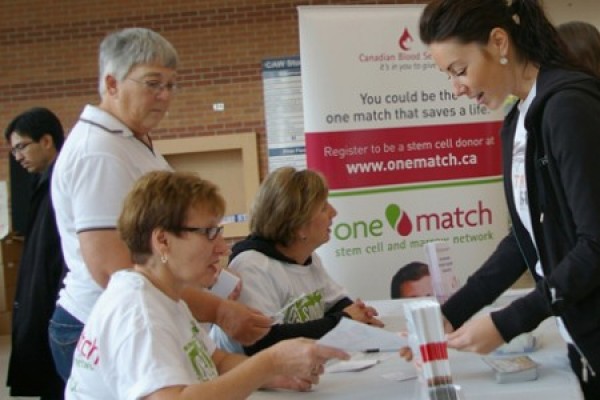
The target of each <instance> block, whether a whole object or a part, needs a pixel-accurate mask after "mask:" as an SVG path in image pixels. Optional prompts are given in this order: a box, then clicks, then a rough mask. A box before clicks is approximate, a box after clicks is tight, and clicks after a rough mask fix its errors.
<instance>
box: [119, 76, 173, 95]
mask: <svg viewBox="0 0 600 400" xmlns="http://www.w3.org/2000/svg"><path fill="white" fill-rule="evenodd" d="M127 79H128V80H130V81H133V82H136V83H139V84H140V85H144V86H145V87H146V89H148V91H150V92H151V93H152V94H153V95H155V96H157V95H159V94H161V93H162V92H163V90H166V91H167V92H169V93H171V94H173V93H175V92H176V91H177V84H176V83H175V82H167V83H162V82H161V81H156V80H148V81H140V80H137V79H133V78H127Z"/></svg>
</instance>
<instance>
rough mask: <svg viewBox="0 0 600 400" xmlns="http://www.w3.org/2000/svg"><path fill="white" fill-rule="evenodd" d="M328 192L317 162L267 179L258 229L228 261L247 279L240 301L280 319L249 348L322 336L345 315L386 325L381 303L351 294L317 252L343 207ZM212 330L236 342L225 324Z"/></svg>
mask: <svg viewBox="0 0 600 400" xmlns="http://www.w3.org/2000/svg"><path fill="white" fill-rule="evenodd" d="M328 194H329V188H328V186H327V182H326V181H325V178H323V176H322V175H321V174H320V173H318V172H316V171H313V170H310V169H307V170H296V169H294V168H292V167H283V168H279V169H277V170H275V171H273V172H272V173H271V174H269V176H267V178H266V179H265V181H264V182H263V183H262V184H261V186H260V188H259V191H258V194H257V196H256V198H255V200H254V205H253V207H252V211H251V216H250V231H251V234H250V236H248V237H247V238H246V239H244V240H242V241H240V242H238V243H236V244H235V245H234V246H233V253H232V254H231V257H230V264H229V268H230V269H231V270H233V271H235V272H237V273H238V274H239V275H240V276H241V278H242V282H243V285H242V291H241V294H240V298H239V301H241V302H242V303H244V304H246V305H248V306H250V307H253V308H255V309H258V310H259V311H261V312H263V313H264V314H265V315H269V316H272V317H273V318H274V325H273V326H272V327H271V329H270V331H269V332H268V333H267V335H266V336H264V337H263V338H262V339H260V340H258V341H257V342H256V343H255V344H254V345H252V346H248V347H244V348H243V351H244V352H245V353H246V354H254V353H256V352H258V351H260V350H262V349H265V348H267V347H269V346H271V345H273V344H275V343H278V342H279V341H281V340H284V339H289V338H294V337H301V336H302V337H309V338H314V339H317V338H320V337H321V336H323V335H324V334H325V333H327V332H329V331H330V330H331V329H333V328H334V327H335V326H336V325H337V323H338V322H339V321H340V319H341V318H342V317H348V318H352V319H354V320H357V321H361V322H364V323H368V324H373V325H377V326H383V324H382V323H381V322H380V321H379V320H378V319H376V318H375V316H376V315H377V312H376V311H375V309H373V308H372V307H369V306H367V305H365V304H364V303H363V302H362V301H360V300H357V301H352V300H351V299H350V298H349V297H348V294H347V292H346V290H345V289H344V288H343V287H342V286H340V285H339V284H337V283H336V282H335V281H334V280H333V279H331V277H330V276H329V274H327V272H326V271H325V269H324V268H323V265H322V263H321V259H320V258H319V256H318V255H317V254H316V253H315V250H316V249H317V248H318V247H319V246H321V245H322V244H324V243H327V242H328V241H329V236H330V233H331V232H330V231H331V229H330V228H331V224H332V221H333V218H334V217H335V216H336V214H337V212H336V210H335V209H334V208H333V206H332V205H331V204H329V202H328V200H327V196H328ZM211 336H212V337H213V338H214V339H215V340H216V341H217V343H218V344H219V345H220V346H223V347H224V348H228V349H232V350H234V349H235V348H236V345H237V344H235V343H233V342H232V341H231V340H230V339H229V338H227V336H226V335H225V334H224V333H223V332H222V331H221V330H220V328H218V327H213V331H212V332H211ZM237 346H238V347H239V345H237Z"/></svg>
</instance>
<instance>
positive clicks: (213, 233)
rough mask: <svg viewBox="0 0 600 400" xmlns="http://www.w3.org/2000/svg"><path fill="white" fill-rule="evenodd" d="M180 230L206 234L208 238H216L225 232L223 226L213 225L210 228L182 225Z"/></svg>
mask: <svg viewBox="0 0 600 400" xmlns="http://www.w3.org/2000/svg"><path fill="white" fill-rule="evenodd" d="M179 230H180V231H183V232H192V233H198V234H200V235H205V236H206V238H207V239H208V240H215V239H216V238H217V236H219V235H220V234H221V233H222V232H223V227H222V226H211V227H209V228H196V227H193V226H181V227H179Z"/></svg>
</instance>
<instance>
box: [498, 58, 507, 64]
mask: <svg viewBox="0 0 600 400" xmlns="http://www.w3.org/2000/svg"><path fill="white" fill-rule="evenodd" d="M500 64H501V65H506V64H508V58H506V56H502V57H500Z"/></svg>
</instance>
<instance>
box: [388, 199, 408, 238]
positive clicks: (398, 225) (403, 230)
mask: <svg viewBox="0 0 600 400" xmlns="http://www.w3.org/2000/svg"><path fill="white" fill-rule="evenodd" d="M385 218H386V219H387V221H388V223H389V224H390V226H391V227H392V229H393V230H395V231H396V232H398V234H399V235H400V236H408V235H410V233H411V232H412V230H413V224H412V221H411V219H410V217H409V216H408V213H407V212H406V211H404V210H402V209H401V208H400V207H399V206H398V205H397V204H393V203H392V204H389V205H388V206H387V207H386V208H385Z"/></svg>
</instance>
